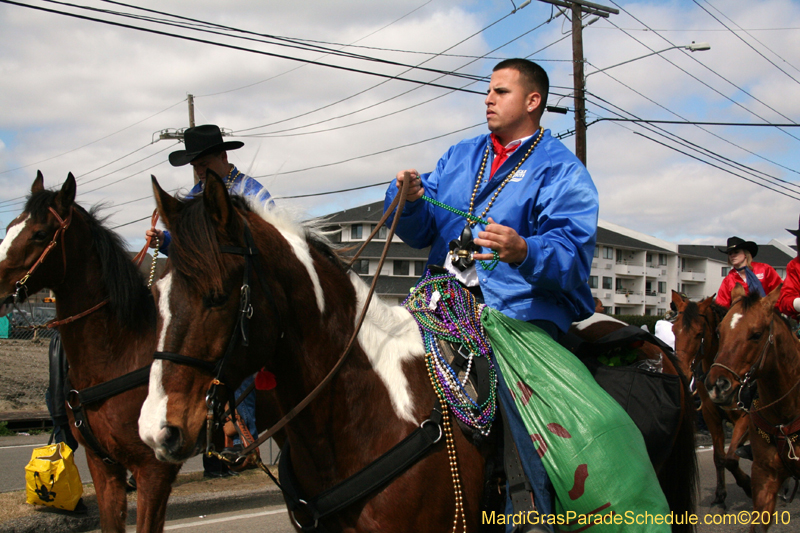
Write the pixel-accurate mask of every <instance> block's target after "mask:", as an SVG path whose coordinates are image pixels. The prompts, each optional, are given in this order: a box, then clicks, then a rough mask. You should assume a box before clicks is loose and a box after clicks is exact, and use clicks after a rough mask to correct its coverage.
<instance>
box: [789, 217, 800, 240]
mask: <svg viewBox="0 0 800 533" xmlns="http://www.w3.org/2000/svg"><path fill="white" fill-rule="evenodd" d="M786 231H788V232H789V233H791V234H792V235H794V236H795V237H800V220H798V221H797V229H789V228H786Z"/></svg>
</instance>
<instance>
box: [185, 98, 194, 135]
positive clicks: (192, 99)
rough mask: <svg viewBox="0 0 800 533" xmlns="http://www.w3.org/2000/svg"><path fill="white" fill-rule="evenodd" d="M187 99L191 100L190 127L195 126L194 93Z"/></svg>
mask: <svg viewBox="0 0 800 533" xmlns="http://www.w3.org/2000/svg"><path fill="white" fill-rule="evenodd" d="M186 100H187V101H188V102H189V127H190V128H194V95H193V94H190V95H189V96H187V97H186Z"/></svg>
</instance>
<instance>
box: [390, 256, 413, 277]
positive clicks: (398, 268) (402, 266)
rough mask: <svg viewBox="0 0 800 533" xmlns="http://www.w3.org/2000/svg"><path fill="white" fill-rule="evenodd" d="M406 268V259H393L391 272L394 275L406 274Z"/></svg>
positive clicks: (407, 264) (407, 263) (407, 266)
mask: <svg viewBox="0 0 800 533" xmlns="http://www.w3.org/2000/svg"><path fill="white" fill-rule="evenodd" d="M408 268H409V262H408V261H400V260H395V262H394V271H393V273H394V275H395V276H408Z"/></svg>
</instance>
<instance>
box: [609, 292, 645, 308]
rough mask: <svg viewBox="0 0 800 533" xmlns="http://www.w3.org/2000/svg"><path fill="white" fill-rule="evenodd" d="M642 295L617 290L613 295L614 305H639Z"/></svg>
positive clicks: (642, 298)
mask: <svg viewBox="0 0 800 533" xmlns="http://www.w3.org/2000/svg"><path fill="white" fill-rule="evenodd" d="M643 303H644V294H642V293H641V292H635V291H632V290H628V289H617V290H616V292H615V293H614V305H641V304H643Z"/></svg>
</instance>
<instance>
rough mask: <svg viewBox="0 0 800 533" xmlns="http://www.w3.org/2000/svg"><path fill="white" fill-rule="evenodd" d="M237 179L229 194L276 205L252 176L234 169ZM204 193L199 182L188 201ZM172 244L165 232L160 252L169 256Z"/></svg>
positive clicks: (187, 198)
mask: <svg viewBox="0 0 800 533" xmlns="http://www.w3.org/2000/svg"><path fill="white" fill-rule="evenodd" d="M231 172H232V173H233V175H234V176H236V179H235V180H233V183H232V184H231V186H230V189H229V192H230V193H231V194H238V195H240V196H244V197H250V196H253V197H255V198H256V199H257V200H258V201H260V202H262V203H263V204H264V205H274V202H273V201H272V197H271V196H270V194H269V192H267V190H266V189H265V188H264V186H263V185H261V184H260V183H259V182H258V181H256V180H255V179H253V178H251V177H250V176H247V175H245V174H244V173H242V172H239V170H238V169H237V168H236V167H233V170H232V171H231ZM202 192H203V182H202V181H198V182H197V183H195V184H194V187H192V189H191V190H190V191H189V193H188V194H187V195H186V197H185V199H186V200H191V199H192V198H194V197H195V196H197V195H198V194H202ZM170 242H172V235H170V234H169V231H167V230H164V242H162V243H161V245H160V246H159V247H158V251H159V252H161V253H162V254H164V255H169V243H170Z"/></svg>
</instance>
